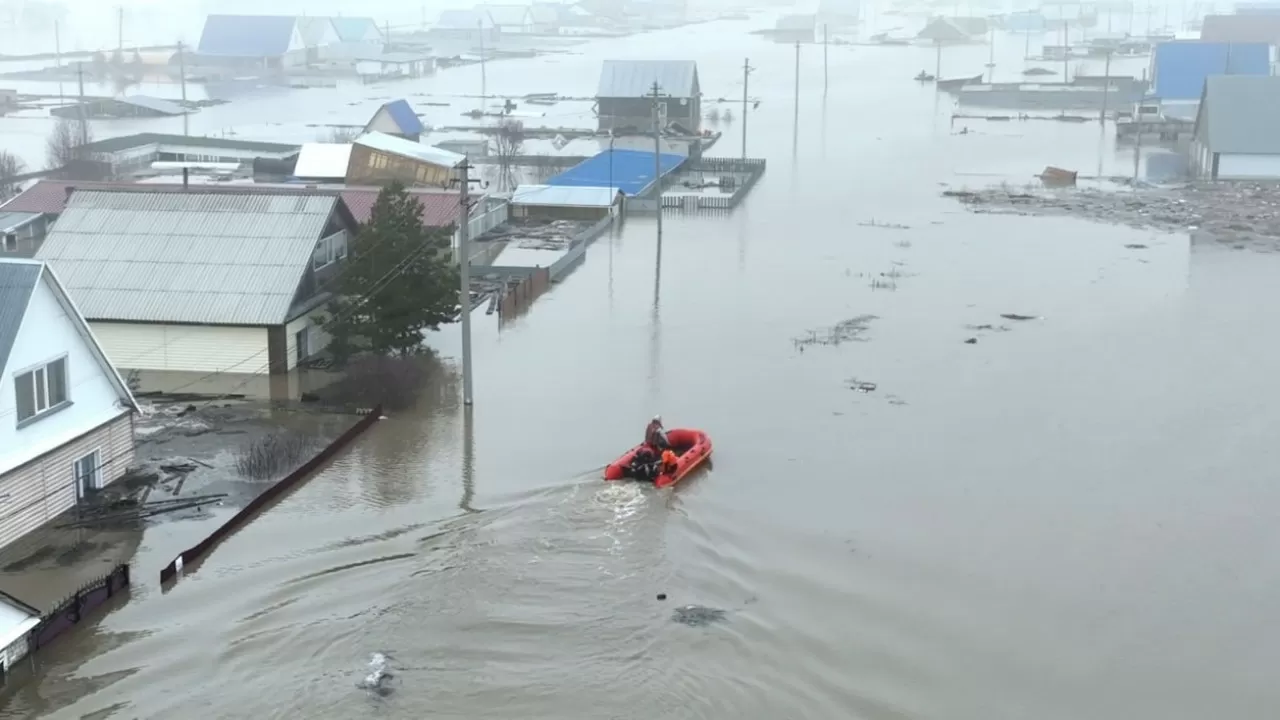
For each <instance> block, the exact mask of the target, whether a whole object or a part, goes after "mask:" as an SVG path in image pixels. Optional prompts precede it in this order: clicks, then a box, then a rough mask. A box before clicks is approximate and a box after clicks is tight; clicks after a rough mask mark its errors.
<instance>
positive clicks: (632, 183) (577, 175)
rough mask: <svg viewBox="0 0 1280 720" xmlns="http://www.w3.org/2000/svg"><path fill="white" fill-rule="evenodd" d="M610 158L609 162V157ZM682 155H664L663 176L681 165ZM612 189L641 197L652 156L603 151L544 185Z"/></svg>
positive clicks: (660, 162)
mask: <svg viewBox="0 0 1280 720" xmlns="http://www.w3.org/2000/svg"><path fill="white" fill-rule="evenodd" d="M610 155H612V156H613V161H612V163H611V162H610V161H609V156H610ZM684 158H685V156H684V155H676V154H674V153H663V154H661V155H659V156H658V165H659V167H660V169H661V171H662V174H663V175H666V174H667V173H669V172H671V171H672V170H675V169H676V168H677V167H679V166H680V163H682V162H684ZM610 177H612V179H613V183H612V185H613V187H616V188H617V189H619V190H621V191H622V192H623V193H624V194H626V195H629V196H631V197H635V196H636V195H640V194H642V193H643V192H644V191H645V190H646V189H647V188H648V187H649V186H650V185H652V184H653V153H651V152H644V151H643V150H617V149H614V150H606V151H604V152H602V153H600V154H599V155H596V156H595V157H591V158H587V159H586V160H583V161H582V162H580V163H578V164H577V165H574V166H573V167H571V168H569V169H568V170H565V171H564V172H562V173H560V174H559V175H555V176H553V177H550V178H548V179H547V181H546V184H547V185H561V186H570V187H609V186H610V182H609V181H610Z"/></svg>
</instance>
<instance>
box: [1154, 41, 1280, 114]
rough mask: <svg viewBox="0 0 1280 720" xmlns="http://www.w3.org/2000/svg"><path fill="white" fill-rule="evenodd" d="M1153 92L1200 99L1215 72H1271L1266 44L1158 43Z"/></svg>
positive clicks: (1160, 95)
mask: <svg viewBox="0 0 1280 720" xmlns="http://www.w3.org/2000/svg"><path fill="white" fill-rule="evenodd" d="M1152 65H1153V66H1154V68H1155V75H1154V77H1153V78H1152V82H1153V84H1152V91H1151V94H1152V95H1154V96H1155V97H1157V98H1160V99H1161V100H1199V99H1200V95H1201V93H1203V92H1204V81H1205V78H1207V77H1209V76H1211V75H1270V74H1271V46H1270V45H1267V44H1266V43H1212V42H1201V41H1199V40H1173V41H1170V42H1162V43H1160V44H1159V45H1156V51H1155V56H1154V58H1153V63H1152Z"/></svg>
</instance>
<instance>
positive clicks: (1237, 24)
mask: <svg viewBox="0 0 1280 720" xmlns="http://www.w3.org/2000/svg"><path fill="white" fill-rule="evenodd" d="M1200 39H1201V40H1203V41H1205V42H1214V43H1266V44H1268V45H1280V14H1275V15H1265V14H1264V15H1206V16H1205V18H1204V23H1203V24H1202V25H1201V26H1200Z"/></svg>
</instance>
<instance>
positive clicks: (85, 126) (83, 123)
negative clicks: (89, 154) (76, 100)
mask: <svg viewBox="0 0 1280 720" xmlns="http://www.w3.org/2000/svg"><path fill="white" fill-rule="evenodd" d="M76 81H77V82H78V83H79V84H80V145H81V146H84V145H88V144H89V118H88V117H87V116H86V115H85V112H84V61H83V60H81V61H80V62H78V63H76Z"/></svg>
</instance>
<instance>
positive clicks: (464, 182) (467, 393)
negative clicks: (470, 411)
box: [458, 157, 479, 407]
mask: <svg viewBox="0 0 1280 720" xmlns="http://www.w3.org/2000/svg"><path fill="white" fill-rule="evenodd" d="M458 170H459V172H460V173H461V176H460V177H459V178H458V183H459V184H460V185H461V191H460V192H459V194H458V278H459V280H460V282H459V287H458V306H459V307H460V308H461V309H462V404H463V405H465V406H467V407H470V406H471V402H472V400H473V397H474V396H473V394H472V380H471V203H470V201H469V197H470V195H469V193H468V191H469V190H470V188H471V183H473V182H479V180H472V179H471V178H470V176H469V175H468V171H470V170H471V159H470V158H469V157H466V158H464V159H463V161H462V164H460V165H458Z"/></svg>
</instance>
